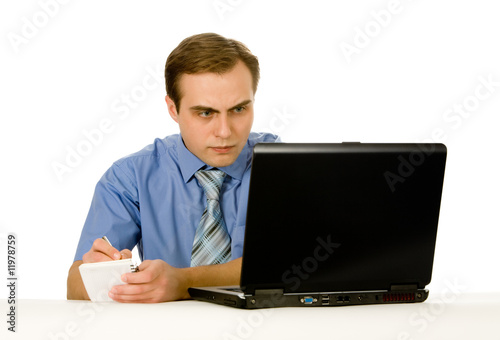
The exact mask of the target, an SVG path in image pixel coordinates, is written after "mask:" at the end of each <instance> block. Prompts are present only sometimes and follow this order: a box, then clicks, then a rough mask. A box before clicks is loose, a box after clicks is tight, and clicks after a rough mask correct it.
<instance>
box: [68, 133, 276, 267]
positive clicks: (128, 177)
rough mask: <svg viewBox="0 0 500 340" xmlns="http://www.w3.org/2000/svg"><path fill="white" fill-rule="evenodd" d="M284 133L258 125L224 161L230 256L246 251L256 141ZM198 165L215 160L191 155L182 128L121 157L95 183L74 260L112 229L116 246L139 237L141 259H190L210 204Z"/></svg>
mask: <svg viewBox="0 0 500 340" xmlns="http://www.w3.org/2000/svg"><path fill="white" fill-rule="evenodd" d="M278 141H279V140H278V137H277V136H275V135H272V134H267V133H263V134H259V133H254V132H252V133H250V136H249V138H248V141H247V144H246V145H245V147H244V148H243V150H242V151H241V153H240V155H239V156H238V158H237V159H236V161H235V162H234V163H233V164H231V165H230V166H227V167H223V168H219V169H220V170H222V171H224V172H225V173H226V174H227V175H228V176H226V179H225V181H224V183H223V185H222V188H221V192H220V198H219V201H220V205H221V209H222V214H223V216H224V221H225V222H226V226H227V229H228V232H229V235H230V237H231V259H232V260H233V259H236V258H238V257H241V256H242V253H243V238H244V231H245V220H246V211H247V200H248V185H249V180H250V166H251V160H252V151H253V147H254V145H255V144H256V143H259V142H278ZM200 168H207V169H210V168H211V167H210V166H208V165H207V164H205V163H204V162H203V161H201V160H200V159H199V158H198V157H196V156H195V155H193V154H192V153H191V152H190V151H189V150H188V149H187V148H186V147H185V146H184V142H183V141H182V138H181V136H180V135H178V134H176V135H171V136H168V137H166V138H164V139H156V140H155V141H154V143H153V144H151V145H148V146H147V147H145V148H144V149H142V150H141V151H139V152H137V153H134V154H132V155H129V156H127V157H124V158H122V159H120V160H118V161H117V162H115V163H114V164H113V165H112V166H111V168H110V169H109V170H108V171H107V172H106V173H105V174H104V175H103V177H102V178H101V179H100V181H99V182H98V183H97V185H96V188H95V193H94V198H93V200H92V204H91V206H90V211H89V214H88V216H87V220H86V222H85V225H84V227H83V231H82V234H81V236H80V242H79V243H78V248H77V251H76V255H75V259H74V260H75V261H77V260H81V259H82V256H83V254H85V253H86V252H88V251H89V250H90V248H91V247H92V243H93V242H94V240H96V239H97V238H101V237H102V236H104V235H106V236H107V237H108V239H109V240H110V242H111V243H112V244H113V246H114V247H115V248H117V249H118V250H121V249H132V248H133V247H134V246H135V245H137V247H138V251H139V255H140V257H141V260H154V259H162V260H164V261H165V262H167V263H168V264H170V265H172V266H174V267H177V268H183V267H189V266H190V262H191V250H192V247H193V240H194V235H195V231H196V228H197V227H198V224H199V222H200V219H201V215H202V214H203V211H204V210H205V207H206V197H205V194H204V192H203V189H202V188H201V186H200V185H199V184H198V182H197V180H196V178H195V177H194V173H195V172H196V171H198V170H199V169H200Z"/></svg>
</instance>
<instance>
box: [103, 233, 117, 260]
mask: <svg viewBox="0 0 500 340" xmlns="http://www.w3.org/2000/svg"><path fill="white" fill-rule="evenodd" d="M102 239H103V240H104V241H106V242H107V243H108V244H109V245H110V246H111V247H113V245H112V244H111V242H109V240H108V238H107V237H106V235H104V236H103V237H102ZM121 255H122V254H120V258H121Z"/></svg>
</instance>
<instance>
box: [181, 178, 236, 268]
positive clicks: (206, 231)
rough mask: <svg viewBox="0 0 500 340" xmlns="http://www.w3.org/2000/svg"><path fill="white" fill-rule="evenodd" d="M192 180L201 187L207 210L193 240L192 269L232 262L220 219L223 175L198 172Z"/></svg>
mask: <svg viewBox="0 0 500 340" xmlns="http://www.w3.org/2000/svg"><path fill="white" fill-rule="evenodd" d="M194 176H195V177H196V179H197V180H198V183H199V184H200V185H201V186H202V187H203V191H204V192H205V196H206V197H207V207H206V209H205V211H204V212H203V215H202V216H201V221H200V224H199V225H198V228H197V229H196V234H195V236H194V242H193V251H192V253H191V267H196V266H205V265H211V264H219V263H225V262H227V261H229V260H230V258H231V238H230V237H229V234H228V232H227V228H226V224H225V223H224V219H223V218H222V212H221V210H220V205H219V192H220V189H221V187H222V182H224V178H225V176H226V174H225V173H224V172H222V171H220V170H207V171H205V170H198V171H197V172H196V173H195V174H194Z"/></svg>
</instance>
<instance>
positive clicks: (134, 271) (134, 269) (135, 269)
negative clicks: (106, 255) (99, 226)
mask: <svg viewBox="0 0 500 340" xmlns="http://www.w3.org/2000/svg"><path fill="white" fill-rule="evenodd" d="M102 239H103V240H104V241H106V242H108V244H109V245H110V246H111V247H112V246H113V245H112V244H111V242H109V240H108V238H107V237H106V235H104V236H103V237H102ZM120 255H121V254H120ZM138 271H139V267H138V266H136V265H133V266H132V272H133V273H137V272H138Z"/></svg>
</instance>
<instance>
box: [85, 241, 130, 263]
mask: <svg viewBox="0 0 500 340" xmlns="http://www.w3.org/2000/svg"><path fill="white" fill-rule="evenodd" d="M120 258H121V254H120V252H119V251H118V250H117V249H116V248H114V247H113V246H111V245H110V244H109V243H107V242H106V241H104V240H103V239H100V238H98V239H96V240H95V241H94V243H93V244H92V248H90V250H89V251H88V252H87V253H86V254H85V255H83V257H82V260H83V262H84V263H90V262H103V261H112V260H119V259H120Z"/></svg>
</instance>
